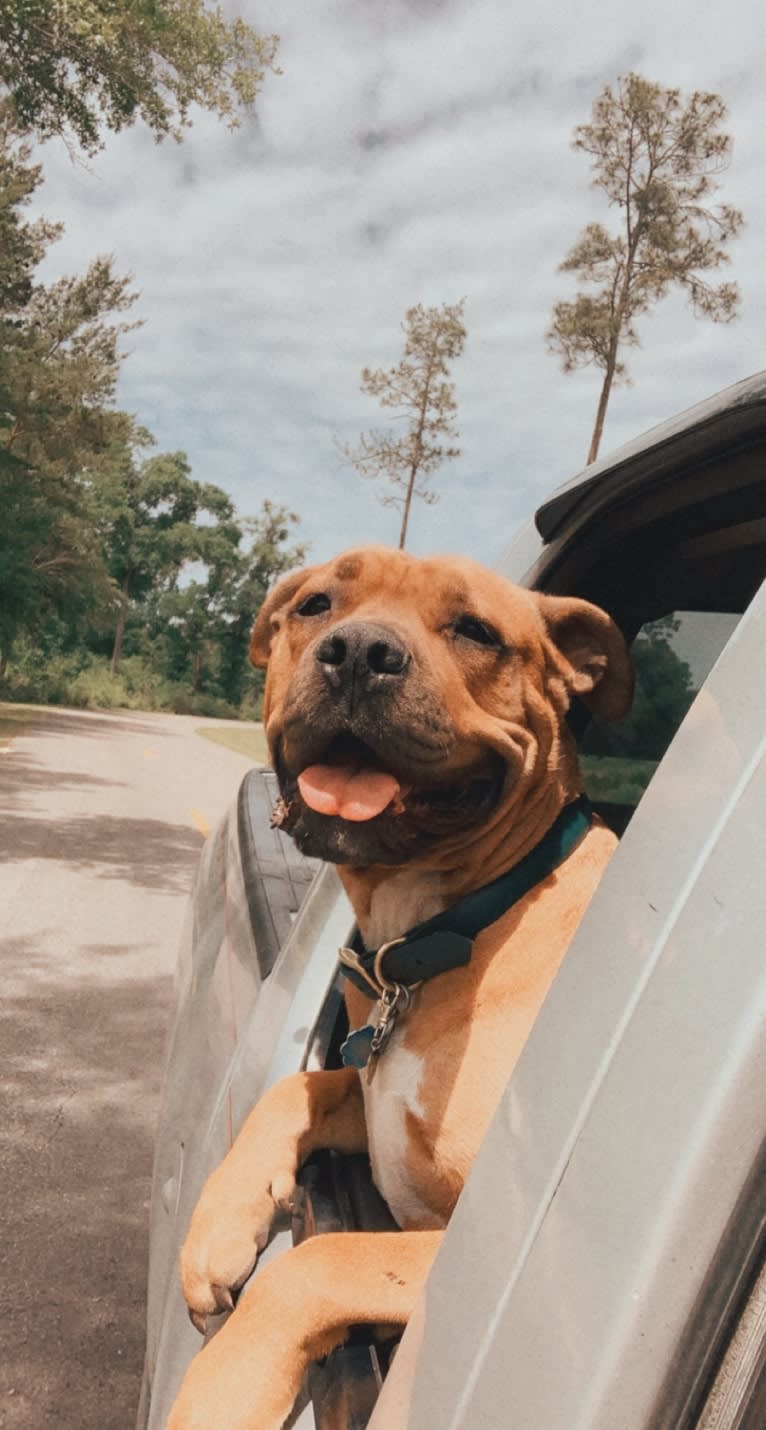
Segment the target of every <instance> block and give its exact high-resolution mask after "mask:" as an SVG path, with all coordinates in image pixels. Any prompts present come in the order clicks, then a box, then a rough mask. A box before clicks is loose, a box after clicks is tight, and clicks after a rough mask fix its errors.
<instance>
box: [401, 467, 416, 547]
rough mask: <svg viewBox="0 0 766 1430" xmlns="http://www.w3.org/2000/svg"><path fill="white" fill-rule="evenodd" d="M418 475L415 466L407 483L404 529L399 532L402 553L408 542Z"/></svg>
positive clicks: (403, 516) (403, 514)
mask: <svg viewBox="0 0 766 1430" xmlns="http://www.w3.org/2000/svg"><path fill="white" fill-rule="evenodd" d="M417 474H418V473H417V467H414V466H413V468H412V471H411V472H410V480H409V482H408V483H407V495H406V497H405V498H404V510H403V512H402V529H401V531H400V532H399V550H400V551H403V550H404V543H405V541H406V540H407V527H408V526H409V521H410V507H411V506H412V493H413V492H414V490H415V478H416V476H417Z"/></svg>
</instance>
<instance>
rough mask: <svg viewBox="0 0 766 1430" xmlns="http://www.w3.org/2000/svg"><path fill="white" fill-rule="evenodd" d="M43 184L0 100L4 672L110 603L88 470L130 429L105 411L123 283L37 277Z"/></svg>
mask: <svg viewBox="0 0 766 1430" xmlns="http://www.w3.org/2000/svg"><path fill="white" fill-rule="evenodd" d="M39 179H40V170H39V168H38V167H37V166H34V165H31V164H30V163H29V145H28V144H27V143H26V142H25V141H24V140H23V139H22V138H21V136H19V135H18V133H17V131H16V130H15V128H14V124H13V121H12V119H11V116H10V113H9V110H8V106H7V105H2V104H0V237H1V238H2V245H0V507H1V509H2V521H0V612H1V613H2V615H1V617H0V670H1V669H2V668H4V666H5V664H6V663H7V660H8V655H9V651H10V649H11V646H12V644H13V641H14V640H15V637H16V634H17V632H18V631H20V630H22V629H27V630H39V629H40V628H41V626H42V625H43V624H44V623H45V622H46V621H48V620H49V619H50V618H51V613H52V612H53V611H54V610H55V611H57V612H58V613H59V614H62V613H63V612H64V611H65V610H66V613H67V619H69V620H74V619H75V618H79V616H80V615H81V614H82V612H83V609H84V608H85V607H86V606H87V605H88V604H89V603H93V604H94V605H95V607H96V608H97V609H102V608H103V607H104V605H105V603H106V602H107V601H108V599H109V598H110V588H109V582H108V579H107V576H106V572H105V570H104V566H103V562H102V560H101V558H100V555H99V551H98V544H97V543H95V542H94V540H93V526H92V513H91V511H90V505H89V503H90V493H89V488H88V483H87V480H86V479H85V473H86V472H88V473H95V472H97V471H98V470H99V469H100V465H101V464H102V462H103V461H104V460H105V456H106V454H107V453H108V451H109V449H110V448H111V446H112V445H113V443H114V442H115V441H116V440H117V438H118V436H120V435H122V436H124V435H125V434H126V433H127V432H128V431H129V430H130V428H131V425H132V424H131V421H130V419H129V418H128V417H126V416H125V414H123V413H118V412H115V411H114V410H113V408H112V402H113V398H114V390H115V385H116V381H117V375H118V371H119V363H120V353H119V340H120V336H121V334H122V333H124V332H126V331H127V330H128V329H129V327H130V326H131V325H130V324H129V323H127V322H125V321H124V319H123V317H122V315H123V314H124V313H125V311H126V310H127V309H129V308H130V306H131V304H132V302H133V300H134V295H133V294H132V293H131V292H130V289H129V279H128V278H121V277H118V276H116V275H115V274H114V273H113V272H112V267H111V262H110V260H108V259H97V260H96V261H95V262H94V263H92V264H91V266H90V268H89V269H88V271H87V273H86V274H85V275H84V276H82V277H77V278H63V279H60V280H59V281H58V282H55V283H52V284H50V285H49V286H46V285H44V284H41V283H38V282H36V281H35V269H36V267H37V265H38V264H39V263H40V261H41V260H42V258H43V257H44V256H45V252H46V249H47V246H48V244H49V243H50V241H51V240H52V239H53V238H55V237H57V235H58V233H59V231H60V230H59V228H58V226H56V225H53V224H49V223H46V222H45V221H44V220H37V221H36V222H32V223H30V222H29V221H27V219H26V216H25V209H26V207H27V206H28V204H29V201H30V199H31V197H32V195H33V193H34V191H35V188H36V186H37V184H38V183H39Z"/></svg>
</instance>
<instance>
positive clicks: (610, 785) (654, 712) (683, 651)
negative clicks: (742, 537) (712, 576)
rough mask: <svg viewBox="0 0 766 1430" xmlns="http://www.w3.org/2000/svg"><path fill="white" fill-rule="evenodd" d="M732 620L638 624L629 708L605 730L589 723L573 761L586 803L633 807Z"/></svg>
mask: <svg viewBox="0 0 766 1430" xmlns="http://www.w3.org/2000/svg"><path fill="white" fill-rule="evenodd" d="M738 620H739V615H738V614H737V615H735V614H733V613H731V612H722V611H714V612H710V611H672V612H670V613H669V614H668V615H666V616H663V617H662V618H661V619H660V620H658V621H651V622H649V623H647V624H646V625H644V626H642V627H641V629H640V631H639V633H638V635H637V636H636V638H635V640H634V642H633V645H632V646H631V655H632V657H633V665H634V669H635V674H636V693H635V697H634V700H633V708H632V710H631V712H630V714H629V715H628V716H627V718H626V719H625V720H620V721H618V722H616V723H615V724H612V725H607V724H596V723H595V722H592V723H591V724H590V725H589V726H588V729H587V730H586V732H585V736H584V738H583V741H582V744H581V747H580V760H581V764H582V768H583V774H584V776H585V787H586V790H587V792H588V794H589V795H590V797H591V799H593V800H596V801H605V802H607V803H610V804H619V805H629V806H631V807H632V806H634V805H636V804H637V803H638V801H639V799H640V798H641V795H642V794H643V792H644V790H645V789H646V786H647V785H648V783H649V781H650V779H651V777H652V775H653V774H654V771H655V770H656V768H657V765H658V764H659V762H660V760H661V759H662V756H663V755H664V753H665V751H666V749H667V747H668V745H669V744H670V741H671V740H672V738H673V736H674V735H675V733H676V730H677V729H678V727H679V725H680V724H681V721H682V720H683V718H684V715H685V714H686V712H687V710H688V709H689V706H690V705H691V703H692V700H693V699H694V697H695V695H696V694H697V691H698V690H699V689H700V686H701V685H702V684H703V683H704V681H705V680H706V679H707V676H708V674H709V672H710V670H711V669H712V667H713V665H714V664H715V662H716V660H717V659H718V656H719V655H720V653H721V651H722V650H723V648H724V646H725V645H726V642H727V641H728V639H729V637H730V635H731V633H732V631H733V630H734V628H735V626H736V625H737V622H738Z"/></svg>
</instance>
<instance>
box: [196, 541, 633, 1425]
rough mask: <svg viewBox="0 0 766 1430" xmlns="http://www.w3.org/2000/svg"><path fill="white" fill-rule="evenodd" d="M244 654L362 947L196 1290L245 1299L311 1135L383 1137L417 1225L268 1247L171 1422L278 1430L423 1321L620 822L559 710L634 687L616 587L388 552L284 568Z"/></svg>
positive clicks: (350, 959)
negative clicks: (610, 595) (517, 581)
mask: <svg viewBox="0 0 766 1430" xmlns="http://www.w3.org/2000/svg"><path fill="white" fill-rule="evenodd" d="M251 658H252V660H253V662H254V664H255V665H257V666H261V667H264V668H266V671H267V676H266V688H265V697H264V725H265V729H266V734H267V738H268V742H269V747H270V750H271V753H272V758H273V763H274V768H275V770H276V772H277V775H278V779H279V786H280V790H281V800H280V803H279V806H278V811H277V816H276V817H277V820H278V822H280V823H281V824H282V826H283V827H284V829H285V830H286V831H287V832H288V833H289V834H291V835H292V837H293V838H294V839H295V840H296V842H297V843H298V845H299V847H300V848H301V849H303V850H304V851H305V852H307V853H309V854H312V855H317V856H319V857H321V858H323V859H325V860H330V861H332V862H334V863H335V864H336V865H337V866H338V871H339V874H340V878H341V880H342V881H343V884H344V886H345V888H346V890H347V892H348V895H349V898H350V900H351V903H352V904H353V907H354V910H355V913H356V917H357V920H358V924H359V929H360V931H361V935H362V938H363V940H364V946H365V950H366V952H359V951H358V950H357V951H354V950H342V951H341V958H342V960H343V962H344V965H345V968H346V971H347V973H348V975H349V979H348V986H347V991H346V1002H347V1008H348V1014H349V1024H350V1028H351V1029H352V1030H353V1031H352V1033H351V1034H350V1037H349V1039H348V1040H347V1043H346V1045H345V1050H344V1060H345V1061H346V1062H347V1063H348V1064H349V1065H348V1066H344V1067H342V1068H340V1069H332V1070H327V1071H320V1072H304V1073H298V1074H295V1075H294V1076H291V1077H288V1078H286V1079H284V1080H283V1081H282V1082H280V1083H278V1084H276V1086H274V1087H273V1088H272V1089H271V1090H270V1091H269V1092H267V1093H266V1095H265V1096H264V1097H263V1098H262V1099H261V1100H260V1102H259V1103H258V1104H257V1106H256V1107H255V1109H254V1110H253V1111H252V1112H251V1113H250V1115H249V1117H248V1119H247V1121H246V1122H245V1124H244V1126H243V1128H242V1130H241V1132H240V1134H239V1136H238V1137H237V1139H236V1141H235V1143H234V1145H233V1147H232V1149H231V1151H230V1152H229V1154H228V1156H227V1157H226V1158H225V1160H224V1162H223V1163H222V1164H221V1166H220V1167H219V1168H218V1169H217V1170H216V1171H215V1172H214V1173H213V1174H212V1176H211V1177H210V1178H209V1180H208V1182H207V1183H206V1185H205V1187H204V1189H203V1191H202V1195H201V1197H200V1200H199V1202H198V1205H197V1208H196V1210H195V1212H194V1215H193V1217H192V1221H191V1225H190V1228H189V1232H188V1235H187V1238H186V1241H185V1244H184V1247H183V1250H182V1253H181V1280H182V1286H183V1292H184V1296H185V1298H186V1300H187V1302H188V1305H189V1308H190V1311H191V1314H192V1318H193V1319H194V1321H195V1324H197V1326H198V1327H199V1328H200V1329H204V1326H205V1322H206V1318H207V1317H208V1316H209V1315H211V1314H215V1313H216V1312H219V1311H222V1310H225V1309H228V1310H232V1309H233V1298H232V1292H233V1291H234V1290H236V1288H238V1287H239V1286H241V1285H242V1283H243V1282H244V1281H245V1280H246V1278H247V1277H248V1276H249V1274H250V1272H251V1271H252V1269H253V1267H254V1265H255V1262H256V1260H257V1257H258V1255H259V1253H260V1252H261V1251H262V1249H263V1248H264V1247H265V1246H266V1244H267V1242H268V1240H269V1236H270V1233H271V1231H272V1226H273V1223H274V1221H275V1219H276V1217H277V1214H278V1213H279V1212H281V1211H283V1210H284V1209H286V1208H290V1206H291V1205H292V1201H293V1195H294V1192H295V1179H296V1173H297V1171H298V1169H299V1168H300V1166H301V1164H302V1163H303V1162H304V1161H305V1159H306V1158H307V1157H308V1155H309V1154H310V1153H311V1152H312V1151H314V1150H315V1149H317V1148H320V1147H329V1148H334V1149H336V1150H337V1151H339V1152H347V1153H353V1152H363V1151H366V1152H368V1153H369V1157H370V1162H371V1166H372V1172H373V1177H374V1180H375V1182H376V1184H377V1186H378V1188H379V1190H380V1192H381V1193H382V1195H383V1196H384V1197H385V1199H386V1201H387V1202H388V1205H389V1207H390V1209H391V1211H392V1213H393V1216H394V1218H395V1220H396V1222H397V1224H398V1226H399V1227H400V1228H401V1230H400V1231H398V1232H390V1233H389V1232H378V1233H365V1232H347V1233H340V1234H328V1235H326V1236H320V1237H314V1238H312V1239H309V1240H307V1241H304V1242H302V1243H301V1244H300V1245H299V1246H297V1247H294V1248H293V1249H292V1250H289V1251H287V1252H285V1253H284V1254H283V1255H282V1256H280V1257H277V1258H276V1259H275V1260H274V1261H272V1262H271V1263H270V1264H269V1265H267V1266H265V1267H263V1268H262V1269H261V1270H260V1271H259V1273H258V1275H257V1276H256V1277H255V1278H254V1280H253V1283H252V1285H251V1286H250V1287H249V1288H248V1290H247V1293H246V1294H245V1295H244V1296H243V1297H242V1299H241V1300H240V1302H239V1304H238V1305H237V1306H236V1309H234V1310H233V1314H232V1315H231V1316H230V1317H229V1319H228V1321H227V1322H226V1324H225V1325H224V1326H223V1328H222V1329H221V1330H220V1332H219V1333H218V1334H217V1335H216V1336H215V1338H214V1339H213V1340H211V1341H210V1342H209V1343H208V1345H206V1346H205V1348H204V1349H203V1350H202V1351H201V1353H200V1354H199V1355H198V1356H197V1357H196V1358H195V1359H194V1361H193V1362H192V1364H191V1366H190V1367H189V1370H188V1371H187V1374H186V1377H185V1379H184V1382H183V1385H182V1387H181V1390H180V1392H179V1395H178V1398H177V1400H176V1402H175V1405H174V1408H173V1411H172V1412H171V1415H170V1419H169V1422H168V1427H169V1430H280V1427H281V1426H282V1425H283V1424H284V1422H285V1420H286V1419H287V1418H288V1417H289V1415H290V1413H291V1410H292V1407H293V1403H294V1401H295V1398H296V1396H297V1395H298V1392H299V1389H300V1385H301V1381H302V1378H303V1375H304V1372H305V1370H306V1368H307V1366H308V1365H309V1363H310V1362H311V1361H313V1360H316V1359H319V1358H321V1357H323V1356H325V1355H327V1354H328V1353H329V1352H330V1351H331V1350H332V1349H333V1348H334V1347H335V1346H337V1345H339V1344H340V1343H341V1342H342V1341H343V1340H344V1339H345V1337H346V1335H347V1333H348V1331H349V1328H350V1327H351V1326H352V1325H353V1324H356V1323H359V1322H368V1323H374V1324H385V1325H394V1326H403V1325H404V1324H405V1323H406V1321H407V1319H408V1317H409V1315H410V1312H411V1311H412V1308H413V1305H414V1302H415V1300H416V1298H417V1296H418V1293H419V1291H420V1289H421V1287H422V1285H423V1283H424V1281H425V1278H426V1276H427V1275H428V1271H429V1268H430V1266H431V1263H432V1261H433V1258H434V1256H435V1254H436V1251H437V1248H438V1246H439V1242H440V1239H441V1236H442V1234H443V1229H444V1227H445V1225H446V1223H447V1222H448V1220H449V1217H450V1214H451V1212H452V1210H453V1208H454V1206H455V1202H456V1200H457V1198H458V1195H459V1193H460V1190H461V1188H462V1186H463V1183H464V1181H465V1178H466V1175H467V1172H468V1169H469V1167H470V1165H471V1163H472V1161H473V1159H474V1157H475V1155H476V1152H477V1150H478V1147H479V1144H480V1142H481V1140H482V1137H483V1135H484V1132H485V1130H486V1128H487V1125H488V1123H489V1120H490V1118H491V1117H492V1114H493V1111H494V1110H495V1108H496V1106H497V1104H498V1102H499V1100H500V1097H501V1094H502V1092H503V1089H504V1087H505V1085H506V1083H507V1081H508V1078H509V1075H510V1073H511V1071H512V1069H513V1067H514V1064H515V1063H516V1061H517V1059H518V1057H519V1054H520V1052H521V1049H522V1048H523V1046H524V1043H525V1041H526V1038H527V1036H528V1034H529V1031H530V1029H531V1027H532V1024H533V1023H534V1020H535V1017H536V1015H537V1013H538V1011H539V1009H540V1006H541V1004H542V1002H543V999H544V997H545V995H546V992H547V991H548V988H549V987H550V984H551V982H552V980H553V978H554V975H555V973H556V971H557V969H558V967H559V965H560V963H561V961H562V959H563V957H564V954H565V953H566V950H567V947H568V945H569V942H570V940H571V938H572V935H573V933H574V931H575V929H576V927H577V925H578V923H579V921H580V918H581V916H582V914H583V912H584V910H585V908H586V906H587V904H588V902H589V900H590V898H591V897H592V895H593V892H594V890H595V888H596V885H597V883H598V881H599V879H600V877H601V874H602V872H603V870H604V868H605V866H606V864H607V862H608V860H609V858H610V855H611V853H612V851H613V848H614V846H615V843H616V840H615V838H614V836H613V834H612V833H611V831H610V830H609V829H607V828H606V827H605V826H604V825H603V824H602V823H600V821H599V820H598V819H596V818H595V817H592V816H591V814H590V813H589V811H588V808H587V805H586V803H585V801H584V800H583V797H582V780H581V776H580V772H579V768H578V763H577V757H576V750H575V745H574V741H573V738H572V736H571V734H570V732H569V729H568V726H567V723H566V715H567V710H568V708H569V706H570V702H571V699H572V697H573V696H574V695H577V696H579V698H580V699H581V700H583V701H584V702H585V704H586V705H587V706H589V707H590V709H591V710H592V711H593V712H594V713H595V714H597V715H598V716H600V717H603V718H606V719H619V718H621V717H622V716H623V715H624V714H626V713H627V710H628V709H629V706H630V702H631V698H632V689H633V677H632V671H631V665H630V659H629V656H628V652H627V648H626V646H625V642H624V640H623V637H622V635H621V634H620V631H619V630H618V628H617V626H616V625H615V624H614V622H613V621H612V620H611V618H610V617H609V616H608V615H607V614H605V612H603V611H601V610H600V609H599V608H598V607H596V606H593V605H591V604H590V603H588V602H586V601H583V600H580V599H578V598H569V597H558V596H547V595H540V594H537V593H535V592H532V591H528V590H524V589H522V588H520V587H517V586H514V585H512V584H511V583H510V582H509V581H507V580H506V579H505V578H504V577H502V576H500V575H498V574H495V573H493V572H491V571H488V570H485V569H484V568H482V567H481V566H479V565H477V564H476V563H474V562H471V561H469V560H467V559H462V558H460V559H458V558H443V557H438V558H437V557H434V558H430V557H429V558H425V559H416V558H414V557H412V556H410V555H408V554H405V553H403V552H400V551H395V550H391V549H388V548H382V547H361V548H358V549H355V550H352V551H350V552H346V553H345V554H343V555H341V556H339V557H338V558H336V559H335V560H333V561H330V562H329V563H327V564H325V565H319V566H314V567H309V568H307V569H303V570H300V571H297V572H295V573H293V574H291V575H289V576H287V577H284V578H283V579H282V580H281V581H280V582H279V583H278V584H277V585H276V586H275V588H274V589H273V591H272V592H271V593H270V595H269V596H268V598H267V600H266V601H265V603H264V605H263V607H262V609H261V611H260V614H259V616H258V619H257V621H256V624H255V628H254V631H253V635H252V641H251ZM519 881H520V882H519ZM466 910H468V915H466ZM471 911H473V912H471ZM404 935H407V937H406V938H403V936H404Z"/></svg>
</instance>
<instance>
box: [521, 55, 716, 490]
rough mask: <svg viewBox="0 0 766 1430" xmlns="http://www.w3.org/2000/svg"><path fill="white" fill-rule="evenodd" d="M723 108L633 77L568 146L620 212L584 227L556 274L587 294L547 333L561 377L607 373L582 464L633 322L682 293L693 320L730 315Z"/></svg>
mask: <svg viewBox="0 0 766 1430" xmlns="http://www.w3.org/2000/svg"><path fill="white" fill-rule="evenodd" d="M725 117H726V106H725V105H724V103H723V100H722V99H721V98H720V97H719V96H718V95H717V94H708V93H705V92H703V91H695V92H694V93H693V94H692V95H691V97H690V98H689V99H686V100H684V99H682V98H681V94H680V91H679V90H677V89H665V88H663V86H662V85H659V84H652V83H651V82H650V81H649V80H646V79H643V78H642V77H641V76H640V75H637V74H629V75H626V76H625V77H623V78H622V79H620V80H619V83H618V87H617V90H616V92H613V90H612V89H611V88H610V87H609V85H607V86H606V88H605V89H604V91H603V93H602V94H600V95H599V97H598V99H597V100H596V101H595V103H594V105H593V111H592V118H591V122H590V124H583V125H579V126H578V127H577V128H576V129H575V132H574V141H573V143H574V148H575V149H579V150H581V151H582V152H583V153H585V154H589V155H590V156H591V159H592V168H593V174H594V178H593V186H594V187H595V188H597V189H600V190H601V191H602V192H603V193H604V194H605V195H606V197H607V199H608V201H609V203H610V204H612V205H613V206H615V207H616V208H617V209H618V210H619V229H618V231H617V232H614V233H611V232H609V230H608V229H606V228H605V227H604V225H603V224H601V223H590V224H588V225H587V227H586V228H585V229H584V231H583V233H582V235H581V236H580V238H579V239H578V241H577V242H576V243H575V245H574V247H573V248H572V249H571V250H570V252H569V253H568V255H567V257H566V258H565V259H564V262H563V263H562V264H561V267H560V270H559V271H561V272H564V273H574V274H576V275H577V276H578V278H580V279H581V280H582V281H583V282H584V283H586V284H589V285H592V286H591V287H589V288H587V289H583V290H580V291H579V292H578V293H577V295H576V297H575V299H574V300H573V301H572V302H560V303H557V304H556V306H555V308H554V310H553V322H552V325H551V327H550V329H549V331H548V333H547V334H546V337H547V341H548V346H549V349H550V351H551V352H553V353H556V354H557V355H558V356H559V357H560V358H561V360H562V365H563V369H564V371H565V372H572V371H573V370H574V369H575V368H579V367H584V366H587V365H589V364H594V365H595V366H596V367H598V368H600V369H601V371H602V372H603V380H602V385H601V393H600V397H599V401H598V408H597V412H596V420H595V424H594V428H593V435H592V438H591V444H590V449H589V451H588V461H589V462H593V461H595V459H596V456H597V454H598V449H599V446H600V443H601V435H602V432H603V427H604V418H605V416H606V410H607V405H608V403H609V397H610V393H611V390H612V387H613V385H614V384H615V383H618V382H624V381H627V380H628V374H627V369H626V367H625V364H624V362H623V361H622V360H621V358H620V350H621V348H623V347H637V346H638V343H639V337H638V332H637V329H636V320H637V319H638V318H640V317H642V316H643V314H645V313H647V312H648V311H649V310H650V309H651V308H652V307H653V306H654V304H655V303H656V302H658V301H659V300H660V299H661V298H663V297H664V296H665V295H666V294H667V293H668V292H669V290H670V289H671V288H673V287H680V288H681V289H683V290H684V291H685V293H686V295H687V297H688V299H689V302H690V304H691V307H692V310H693V312H694V314H695V316H697V317H706V318H711V319H712V320H713V322H716V323H726V322H730V321H731V319H732V318H734V317H736V314H737V307H738V303H739V290H738V288H737V285H736V284H735V283H721V284H719V285H718V286H717V287H716V286H714V285H712V284H711V283H710V282H709V281H708V278H707V274H708V273H710V272H711V270H714V269H717V268H720V267H721V265H722V264H724V263H728V262H729V255H728V254H727V252H726V248H725V245H726V244H727V243H728V241H729V240H730V239H731V238H733V237H734V236H735V235H736V234H737V233H739V231H740V229H741V227H742V224H743V217H742V214H741V213H740V212H739V210H738V209H735V208H732V207H731V206H730V205H728V204H721V205H718V206H714V205H711V203H710V197H711V195H712V194H714V193H715V192H716V190H717V189H718V187H719V184H718V175H719V174H720V173H721V171H722V169H724V168H725V167H726V164H727V162H728V159H729V156H730V154H731V149H732V140H731V138H730V136H729V135H728V134H724V133H723V132H722V131H721V128H720V126H721V124H722V123H723V121H724V119H725Z"/></svg>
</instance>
